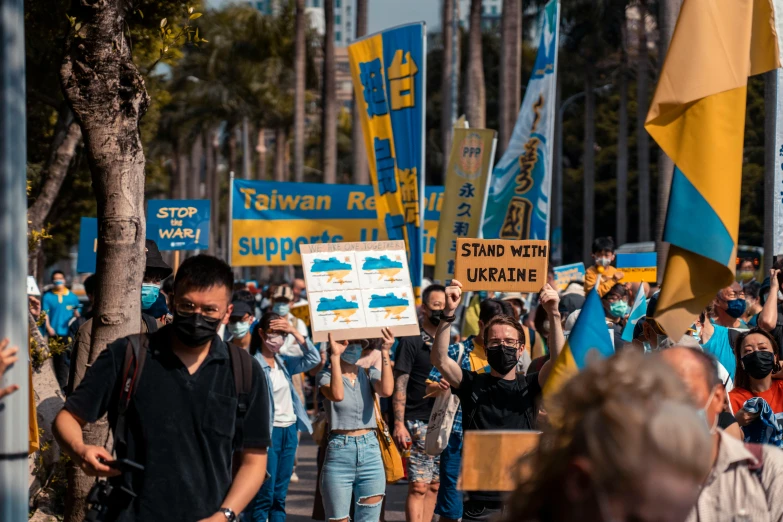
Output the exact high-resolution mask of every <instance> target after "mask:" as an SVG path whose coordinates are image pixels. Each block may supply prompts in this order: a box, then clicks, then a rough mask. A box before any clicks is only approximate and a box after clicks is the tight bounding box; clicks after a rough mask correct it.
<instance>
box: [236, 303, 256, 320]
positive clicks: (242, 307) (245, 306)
mask: <svg viewBox="0 0 783 522" xmlns="http://www.w3.org/2000/svg"><path fill="white" fill-rule="evenodd" d="M231 304H232V305H234V309H233V310H232V311H231V317H244V316H245V314H249V315H253V307H251V306H250V303H248V302H247V301H240V300H236V301H233V302H232V303H231Z"/></svg>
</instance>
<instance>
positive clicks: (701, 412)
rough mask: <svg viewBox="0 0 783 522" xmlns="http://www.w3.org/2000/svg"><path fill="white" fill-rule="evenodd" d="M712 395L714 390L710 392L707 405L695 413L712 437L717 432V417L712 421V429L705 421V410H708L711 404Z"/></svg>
mask: <svg viewBox="0 0 783 522" xmlns="http://www.w3.org/2000/svg"><path fill="white" fill-rule="evenodd" d="M714 395H715V388H713V389H711V390H710V398H709V399H707V404H705V405H704V408H702V409H700V410H697V411H696V415H698V416H699V417H700V418H701V419H702V420H703V421H704V425H705V426H707V428H708V429H709V430H710V434H713V435H714V434H715V432H716V431H717V430H718V416H717V415H716V416H715V420H713V421H712V427H710V423H709V422H708V421H707V408H709V407H710V404H712V397H713V396H714Z"/></svg>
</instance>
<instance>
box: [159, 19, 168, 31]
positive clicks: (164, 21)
mask: <svg viewBox="0 0 783 522" xmlns="http://www.w3.org/2000/svg"><path fill="white" fill-rule="evenodd" d="M167 23H169V21H168V20H166V19H165V18H164V19H163V20H161V21H160V28H161V29H163V28H164V27H166V24H167Z"/></svg>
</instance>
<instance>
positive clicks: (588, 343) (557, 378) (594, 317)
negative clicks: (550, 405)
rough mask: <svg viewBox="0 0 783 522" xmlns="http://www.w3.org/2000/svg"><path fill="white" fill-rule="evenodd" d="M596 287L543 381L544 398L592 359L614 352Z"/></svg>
mask: <svg viewBox="0 0 783 522" xmlns="http://www.w3.org/2000/svg"><path fill="white" fill-rule="evenodd" d="M597 287H598V285H596V286H595V288H593V289H592V290H591V291H590V293H589V294H587V299H585V304H584V306H582V311H581V312H579V317H578V318H577V319H576V324H574V328H573V330H571V334H570V335H569V336H568V340H567V341H566V344H565V346H564V347H563V350H562V351H561V352H560V356H559V357H558V358H557V360H556V361H555V362H554V365H553V366H552V369H551V370H550V373H549V377H548V378H547V381H546V384H545V385H544V398H546V397H549V396H551V395H554V394H555V393H557V392H558V391H559V390H560V388H562V387H563V385H564V384H565V383H566V381H568V379H570V378H571V377H573V376H574V375H576V374H577V373H579V371H580V370H582V369H583V368H585V366H587V363H588V362H590V360H593V359H594V358H601V357H609V356H610V355H612V354H613V353H614V343H613V342H612V337H611V336H610V335H609V327H608V326H607V325H606V319H605V316H604V307H603V305H602V304H601V298H600V297H599V296H598V291H597V290H596V288H597Z"/></svg>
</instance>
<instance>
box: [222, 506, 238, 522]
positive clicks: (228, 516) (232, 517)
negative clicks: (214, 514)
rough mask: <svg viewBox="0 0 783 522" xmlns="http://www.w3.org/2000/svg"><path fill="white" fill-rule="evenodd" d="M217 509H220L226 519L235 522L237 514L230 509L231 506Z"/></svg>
mask: <svg viewBox="0 0 783 522" xmlns="http://www.w3.org/2000/svg"><path fill="white" fill-rule="evenodd" d="M218 511H220V512H221V513H223V515H225V517H226V520H228V522H237V515H236V513H234V512H233V511H231V508H226V507H222V508H220V509H219V510H218Z"/></svg>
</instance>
